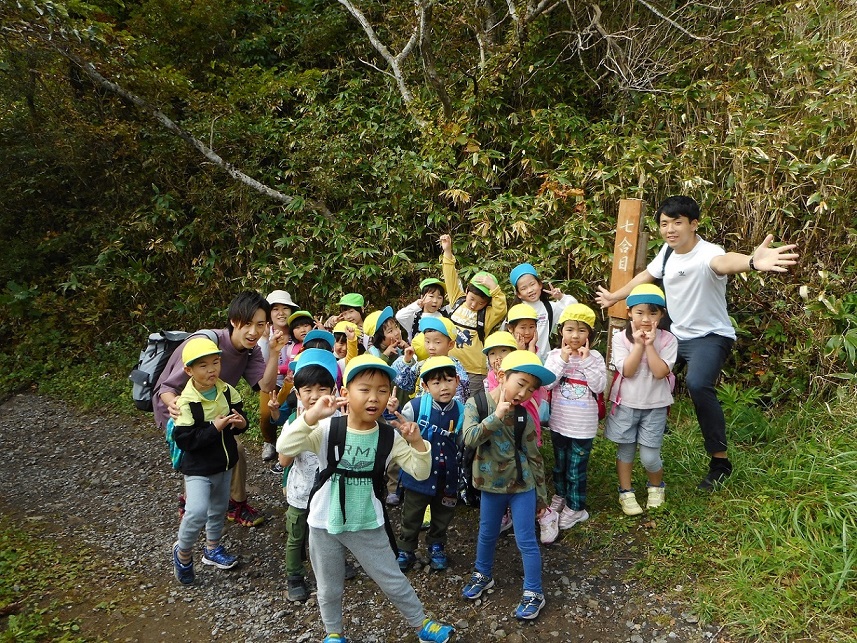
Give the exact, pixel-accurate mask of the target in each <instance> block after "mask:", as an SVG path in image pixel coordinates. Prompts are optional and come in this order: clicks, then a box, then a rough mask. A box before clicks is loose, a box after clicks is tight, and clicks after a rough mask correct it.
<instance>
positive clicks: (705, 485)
mask: <svg viewBox="0 0 857 643" xmlns="http://www.w3.org/2000/svg"><path fill="white" fill-rule="evenodd" d="M730 475H732V463H731V462H729V458H711V462H709V463H708V474H707V475H706V476H705V477H704V478H703V479H702V482H700V483H699V484H698V485H697V488H698V489H701V490H702V491H714V489H715V488H716V487H718V486H720V485H722V484H723V483H724V482H726V478H728V477H729V476H730Z"/></svg>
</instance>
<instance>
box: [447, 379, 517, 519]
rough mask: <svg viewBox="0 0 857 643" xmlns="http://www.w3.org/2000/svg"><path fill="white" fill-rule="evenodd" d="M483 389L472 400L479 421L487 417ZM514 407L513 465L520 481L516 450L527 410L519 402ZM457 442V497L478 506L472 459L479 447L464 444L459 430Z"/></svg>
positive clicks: (485, 395)
mask: <svg viewBox="0 0 857 643" xmlns="http://www.w3.org/2000/svg"><path fill="white" fill-rule="evenodd" d="M487 395H488V394H487V393H486V392H485V389H480V390H479V391H477V392H476V394H475V395H474V396H473V401H474V402H476V411H477V413H478V415H479V421H480V422H481V421H482V420H484V419H485V418H487V417H488V398H487ZM514 409H515V466H516V467H517V470H518V481H520V482H522V481H523V478H524V474H523V468H522V467H521V460H520V458H519V457H518V451H523V450H524V445H523V441H524V431H525V430H526V428H527V415H528V413H527V411H526V410H525V409H524V408H523V406H521V405H520V404H519V405H517V406H515V407H514ZM456 439H457V443H458V454H459V463H458V497H459V498H461V501H462V502H463V503H464V504H466V505H467V506H470V507H476V506H479V498H480V493H479V490H478V489H476V488H474V487H473V460H474V458H475V457H476V450H477V449H478V448H479V447H468V446H465V444H464V436H463V434H462V433H461V432H459V433H458V435H457V436H456Z"/></svg>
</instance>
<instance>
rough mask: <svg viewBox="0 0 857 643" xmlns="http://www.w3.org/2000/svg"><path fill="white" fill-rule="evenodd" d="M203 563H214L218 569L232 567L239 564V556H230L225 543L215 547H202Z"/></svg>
mask: <svg viewBox="0 0 857 643" xmlns="http://www.w3.org/2000/svg"><path fill="white" fill-rule="evenodd" d="M202 564H203V565H214V566H215V567H217V569H232V568H233V567H235V565H237V564H238V556H230V555H229V554H227V553H226V548H225V547H224V546H223V545H218V546H217V547H215V548H214V549H209V548H208V547H203V548H202Z"/></svg>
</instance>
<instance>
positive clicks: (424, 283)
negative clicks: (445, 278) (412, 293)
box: [420, 277, 446, 292]
mask: <svg viewBox="0 0 857 643" xmlns="http://www.w3.org/2000/svg"><path fill="white" fill-rule="evenodd" d="M426 286H440V287H441V288H443V291H444V292H446V284H445V283H443V282H442V281H441V280H440V279H435V278H434V277H429V278H428V279H423V280H422V281H421V282H420V292H422V291H423V289H424V288H425V287H426Z"/></svg>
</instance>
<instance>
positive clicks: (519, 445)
mask: <svg viewBox="0 0 857 643" xmlns="http://www.w3.org/2000/svg"><path fill="white" fill-rule="evenodd" d="M513 409H514V411H515V469H517V473H518V482H520V483H523V482H524V470H523V466H522V465H521V456H520V454H521V453H525V451H524V431H526V430H527V410H526V409H525V408H524V406H523V405H522V404H518V405H517V406H515V407H513Z"/></svg>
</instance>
